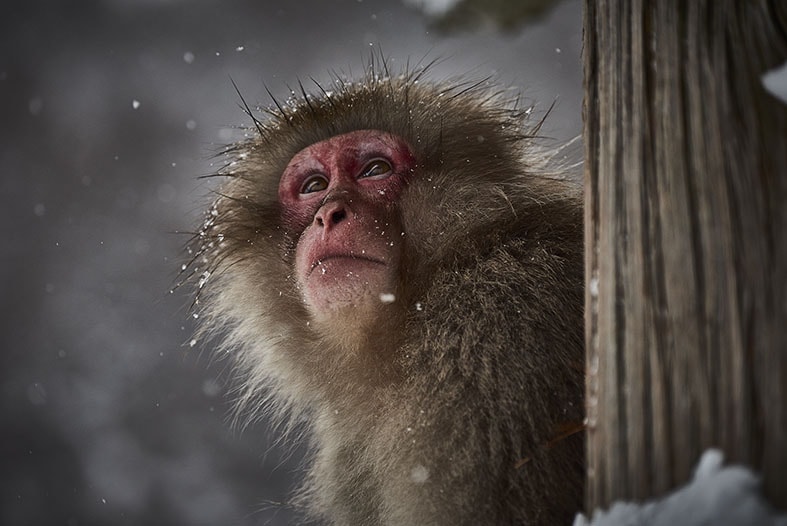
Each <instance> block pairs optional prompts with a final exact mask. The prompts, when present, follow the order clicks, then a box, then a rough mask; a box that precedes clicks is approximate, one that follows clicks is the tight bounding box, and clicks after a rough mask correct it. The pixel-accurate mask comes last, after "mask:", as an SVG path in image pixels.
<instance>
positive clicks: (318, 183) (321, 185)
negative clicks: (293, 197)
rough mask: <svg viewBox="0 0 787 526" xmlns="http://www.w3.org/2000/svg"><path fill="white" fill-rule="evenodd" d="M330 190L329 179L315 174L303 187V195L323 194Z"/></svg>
mask: <svg viewBox="0 0 787 526" xmlns="http://www.w3.org/2000/svg"><path fill="white" fill-rule="evenodd" d="M326 188H328V179H326V178H325V176H324V175H322V174H314V175H312V176H311V177H309V178H308V179H306V181H305V182H304V183H303V186H301V193H302V194H310V193H312V192H321V191H323V190H325V189H326Z"/></svg>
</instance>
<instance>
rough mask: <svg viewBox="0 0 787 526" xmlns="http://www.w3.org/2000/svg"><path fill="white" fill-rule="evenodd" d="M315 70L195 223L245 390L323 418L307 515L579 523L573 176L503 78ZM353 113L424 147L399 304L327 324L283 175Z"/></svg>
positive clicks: (275, 112) (209, 316)
mask: <svg viewBox="0 0 787 526" xmlns="http://www.w3.org/2000/svg"><path fill="white" fill-rule="evenodd" d="M317 87H318V88H319V89H317V90H316V92H317V93H316V94H313V95H312V94H310V95H306V93H305V92H303V95H302V96H298V97H297V98H294V99H293V100H290V101H287V102H286V103H282V104H278V103H277V105H276V108H273V109H272V110H271V111H270V112H269V113H270V114H269V115H267V116H266V117H265V119H263V120H262V121H260V120H258V119H257V118H254V122H255V125H256V128H257V129H256V130H254V136H253V137H251V138H249V139H248V140H246V141H243V142H241V143H239V144H237V145H235V146H234V147H232V148H230V149H229V150H228V152H227V154H228V155H229V156H230V162H229V163H228V165H227V167H226V168H225V169H224V170H223V171H222V174H223V175H226V176H228V179H227V181H226V183H225V184H224V185H223V186H222V187H221V188H220V190H219V195H220V197H219V198H218V199H217V201H216V203H215V206H214V207H213V208H212V210H211V211H210V212H209V213H208V214H207V216H206V221H205V224H204V226H203V228H202V231H201V232H200V233H199V236H198V239H199V240H200V246H199V247H198V250H197V253H196V257H195V262H196V263H193V265H192V270H193V271H195V273H196V274H197V275H202V279H201V280H200V293H199V295H198V299H197V303H198V308H199V310H200V317H201V319H202V320H203V328H202V331H203V332H206V333H213V332H217V333H220V334H221V335H222V344H221V345H222V346H223V349H224V350H226V351H228V352H229V351H231V353H232V355H233V356H234V363H235V364H236V366H237V371H238V373H239V376H240V379H239V380H240V385H241V393H242V394H241V397H240V398H241V401H240V405H241V407H242V409H243V410H244V411H249V410H252V411H254V410H257V409H259V408H265V410H267V411H271V412H274V413H275V414H276V415H277V416H279V417H281V418H284V419H286V421H288V422H293V421H300V422H303V421H305V422H307V423H308V424H309V426H310V427H311V430H312V432H311V433H310V436H311V444H312V446H313V451H314V458H313V459H312V460H311V464H312V465H311V471H310V475H309V477H308V481H307V482H306V483H305V485H304V488H303V490H302V491H301V492H300V493H299V495H300V498H299V502H302V503H304V507H305V508H306V509H307V510H308V511H307V514H308V517H309V518H316V519H320V520H323V521H327V522H328V523H335V524H346V525H367V524H368V525H376V524H386V525H433V524H445V525H452V526H453V525H459V524H490V525H505V524H549V525H556V524H569V523H570V521H571V519H572V517H573V515H574V514H575V513H576V512H577V511H579V510H580V509H581V506H582V495H583V490H582V481H583V465H584V440H583V436H582V433H576V434H573V435H571V436H567V437H566V436H565V435H570V433H565V430H566V429H567V426H568V427H571V426H575V427H576V426H580V427H581V422H582V420H583V415H584V407H583V396H582V395H583V389H584V373H583V371H584V352H583V313H582V302H583V293H582V287H583V264H582V261H583V257H582V212H581V205H580V199H579V197H578V195H577V191H576V189H575V188H574V187H573V186H572V185H571V184H569V183H566V182H563V181H561V180H559V178H555V177H553V176H552V175H553V174H551V173H550V172H549V170H548V166H547V165H548V163H546V162H545V156H544V154H543V152H540V151H539V150H538V149H537V147H536V146H535V145H534V144H533V133H534V132H536V131H537V128H538V125H536V126H534V127H533V128H532V129H531V130H530V131H528V130H527V129H526V128H525V127H524V126H525V123H524V117H525V115H524V114H525V112H522V111H521V110H519V109H517V108H516V104H515V103H513V102H510V101H506V100H503V97H502V96H501V95H500V94H499V93H495V92H490V91H488V89H486V88H483V87H481V86H470V85H467V84H462V83H458V84H440V83H432V84H429V83H426V82H425V81H424V79H423V78H422V76H421V74H415V73H405V74H403V75H402V76H400V77H397V78H387V77H381V76H379V74H374V73H373V74H370V75H369V76H368V78H366V79H364V80H363V81H361V82H358V83H351V82H343V81H341V80H338V79H334V86H333V89H334V91H333V93H329V92H327V91H325V90H323V89H322V88H321V87H319V86H317ZM249 113H250V114H251V112H249ZM263 121H264V122H263ZM354 130H382V131H386V132H390V133H392V134H395V135H397V136H399V137H402V138H404V139H405V140H406V141H407V142H408V143H409V144H410V146H411V147H412V149H413V152H414V154H415V159H416V162H417V167H416V169H415V172H414V174H413V176H412V178H411V179H410V183H409V186H408V187H407V189H406V190H405V191H404V193H403V195H402V198H401V201H400V207H399V211H400V213H401V216H402V218H401V219H402V224H403V225H404V238H403V239H404V242H405V243H406V247H405V249H404V253H405V261H404V263H403V275H402V276H401V279H402V286H401V287H400V290H399V291H398V292H397V295H396V300H395V303H394V304H393V307H394V308H395V309H396V312H397V313H399V316H392V317H391V318H390V319H387V320H380V322H379V325H378V330H376V331H374V333H371V332H369V331H365V330H364V329H358V328H357V327H355V326H354V325H353V320H351V319H348V320H347V324H346V326H341V327H335V328H334V330H333V331H331V330H329V331H328V332H329V333H320V334H318V333H317V331H316V330H315V329H314V327H313V325H312V324H310V323H309V314H308V312H307V310H306V307H305V305H304V303H303V300H302V299H301V296H300V294H299V291H298V290H297V287H296V281H295V277H294V273H293V258H294V248H295V244H296V242H297V240H298V236H299V234H300V232H287V231H285V229H284V227H283V226H282V221H281V217H282V215H281V214H282V213H283V211H282V210H280V205H279V202H278V199H277V189H278V184H279V178H280V177H281V175H282V172H283V170H284V168H285V167H286V166H287V163H288V162H289V160H290V159H291V158H292V156H293V155H294V154H295V153H297V152H298V151H300V150H301V149H303V148H304V147H306V146H309V145H311V144H314V143H316V142H319V141H322V140H325V139H328V138H330V137H332V136H335V135H339V134H343V133H347V132H351V131H354ZM200 262H202V263H201V264H200ZM195 267H196V268H195ZM202 285H204V287H203V286H202Z"/></svg>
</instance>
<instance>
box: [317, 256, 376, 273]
mask: <svg viewBox="0 0 787 526" xmlns="http://www.w3.org/2000/svg"><path fill="white" fill-rule="evenodd" d="M370 265H372V266H381V267H385V266H386V263H385V261H384V260H383V259H381V258H376V257H371V256H367V255H366V254H361V255H358V254H326V255H324V256H320V257H319V258H317V259H315V260H314V261H313V262H312V264H311V266H310V268H309V275H311V274H313V273H314V271H315V270H316V271H317V272H321V273H322V274H325V273H326V272H328V271H329V270H334V269H335V270H340V271H343V270H347V271H350V272H351V271H352V269H355V268H358V269H361V268H364V267H368V266H370Z"/></svg>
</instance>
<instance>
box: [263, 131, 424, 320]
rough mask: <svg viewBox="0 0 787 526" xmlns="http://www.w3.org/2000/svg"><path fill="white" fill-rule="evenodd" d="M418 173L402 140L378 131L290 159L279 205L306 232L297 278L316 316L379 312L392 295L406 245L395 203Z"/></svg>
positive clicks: (293, 226) (294, 227)
mask: <svg viewBox="0 0 787 526" xmlns="http://www.w3.org/2000/svg"><path fill="white" fill-rule="evenodd" d="M375 162H376V163H377V164H376V165H375V164H374V163H375ZM414 165H415V163H414V160H413V156H412V153H411V149H410V147H409V146H408V145H407V143H406V142H405V141H404V140H403V139H401V138H399V137H397V136H394V135H391V134H389V133H385V132H382V131H377V130H359V131H355V132H350V133H346V134H342V135H337V136H335V137H332V138H330V139H328V140H325V141H322V142H319V143H316V144H313V145H311V146H308V147H307V148H304V149H303V150H301V151H300V152H298V153H297V154H295V155H294V156H293V158H292V160H291V161H290V163H289V164H288V165H287V168H286V169H285V171H284V174H283V175H282V178H281V182H280V184H279V200H280V202H281V204H282V208H283V209H284V211H285V212H284V218H283V221H284V223H285V227H286V228H288V229H289V230H291V231H295V232H301V235H300V238H299V240H298V244H297V247H296V252H295V270H296V275H297V278H298V284H299V286H300V288H301V292H302V294H303V298H304V301H305V302H306V304H307V306H308V307H309V309H310V311H311V312H312V314H313V315H315V316H317V317H318V318H325V317H330V315H331V314H333V313H335V312H337V309H342V308H345V307H361V306H367V305H368V304H369V302H376V303H378V304H379V302H380V301H381V300H380V298H381V297H383V298H390V296H389V294H393V293H394V292H395V289H396V285H397V283H398V269H399V261H400V258H401V244H402V232H401V225H400V221H399V215H398V200H399V197H400V195H401V192H402V190H403V189H404V187H405V186H406V184H407V180H408V178H409V177H410V176H411V172H412V170H413V168H414ZM372 166H374V167H375V170H374V171H373V172H371V174H370V171H369V170H370V167H372ZM388 166H390V168H391V169H390V170H387V167H388ZM367 175H368V176H367ZM315 179H316V180H317V181H318V182H317V184H314V185H310V184H308V183H309V182H310V181H314V180H315ZM307 190H314V191H307Z"/></svg>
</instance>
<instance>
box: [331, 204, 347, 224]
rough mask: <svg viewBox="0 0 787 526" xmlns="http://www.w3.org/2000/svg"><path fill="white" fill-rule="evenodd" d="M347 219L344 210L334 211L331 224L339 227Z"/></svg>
mask: <svg viewBox="0 0 787 526" xmlns="http://www.w3.org/2000/svg"><path fill="white" fill-rule="evenodd" d="M346 218H347V212H345V211H344V209H343V208H342V209H339V210H334V211H333V213H332V214H331V224H333V225H338V224H339V223H341V222H342V221H344V220H345V219H346Z"/></svg>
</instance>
